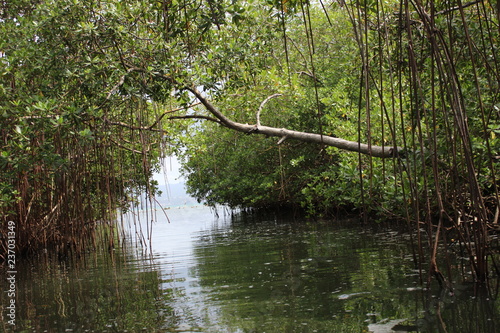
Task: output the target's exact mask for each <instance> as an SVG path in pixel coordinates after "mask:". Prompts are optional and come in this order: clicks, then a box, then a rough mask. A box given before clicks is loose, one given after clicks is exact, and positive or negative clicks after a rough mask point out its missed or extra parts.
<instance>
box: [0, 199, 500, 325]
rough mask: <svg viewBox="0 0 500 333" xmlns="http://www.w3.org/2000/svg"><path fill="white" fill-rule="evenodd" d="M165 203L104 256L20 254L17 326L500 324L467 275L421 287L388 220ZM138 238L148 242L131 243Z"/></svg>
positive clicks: (404, 239)
mask: <svg viewBox="0 0 500 333" xmlns="http://www.w3.org/2000/svg"><path fill="white" fill-rule="evenodd" d="M168 214H169V218H170V220H171V221H172V222H171V223H168V222H167V221H166V219H165V220H162V219H161V218H159V221H158V222H156V223H154V225H153V232H152V234H151V239H147V238H148V236H147V235H146V236H145V237H138V236H137V235H138V234H136V233H135V232H132V233H131V235H132V236H131V238H130V240H131V243H129V244H128V246H127V247H124V248H116V249H115V250H114V251H113V256H110V255H109V254H108V252H107V251H103V252H98V253H94V254H90V255H89V256H88V257H86V258H85V260H83V261H80V262H74V263H71V264H70V263H68V262H66V263H64V262H62V263H61V262H57V261H52V262H46V263H43V262H33V263H30V264H27V265H22V266H20V267H19V273H18V277H19V279H18V280H19V281H18V290H19V294H18V304H19V308H18V313H17V315H18V320H17V322H18V324H20V325H19V327H17V328H18V330H17V331H18V332H65V331H66V332H140V331H145V332H368V331H371V332H376V333H381V332H393V331H398V332H494V331H495V329H496V327H497V326H498V324H499V315H498V314H499V307H498V303H497V302H495V301H493V300H492V297H491V295H489V294H488V293H487V292H484V290H483V292H482V293H481V292H480V291H477V290H474V289H473V288H472V287H473V285H466V284H463V285H459V286H458V287H457V288H456V291H455V295H453V296H451V295H449V294H446V293H440V292H439V290H437V289H436V290H424V289H423V288H422V287H421V286H420V284H419V278H418V271H417V270H416V265H415V262H414V260H413V255H412V251H411V249H410V245H409V243H410V242H409V239H408V236H407V234H405V233H404V232H401V231H400V230H397V229H391V228H387V227H384V228H382V227H377V226H375V227H374V226H370V227H367V226H363V225H360V224H359V223H358V221H344V222H338V221H337V222H321V223H308V222H307V221H305V220H301V221H292V220H277V219H275V218H271V219H255V218H252V217H251V216H246V215H238V216H236V217H234V218H230V217H229V216H226V217H221V218H219V219H217V218H215V216H214V214H213V212H211V211H210V210H209V209H207V208H206V207H202V206H196V207H191V208H183V209H170V210H169V211H168ZM158 216H159V217H160V215H158ZM221 216H222V214H221ZM142 220H143V223H144V225H143V226H142V227H143V228H142V229H143V230H147V227H146V225H145V224H146V219H144V218H143V219H142ZM133 229H134V227H132V230H133ZM138 239H141V240H142V241H147V242H149V241H150V242H151V247H150V248H149V250H150V251H152V252H151V253H146V255H145V253H144V250H145V249H144V248H142V249H141V248H137V247H135V246H134V244H135V241H137V240H138ZM146 250H148V249H146ZM146 252H148V251H146ZM4 282H5V281H3V282H2V283H4ZM436 287H437V286H436ZM2 294H4V293H2ZM2 297H3V298H4V300H5V295H3V296H2ZM493 298H494V297H493ZM2 304H6V303H5V302H2ZM2 313H5V311H3V312H2Z"/></svg>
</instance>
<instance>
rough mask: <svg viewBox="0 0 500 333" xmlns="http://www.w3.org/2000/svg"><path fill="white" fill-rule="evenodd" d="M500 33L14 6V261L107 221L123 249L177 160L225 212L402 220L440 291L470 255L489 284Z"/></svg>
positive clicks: (387, 9)
mask: <svg viewBox="0 0 500 333" xmlns="http://www.w3.org/2000/svg"><path fill="white" fill-rule="evenodd" d="M499 17H500V8H499V6H498V4H497V3H494V2H491V1H471V2H467V3H462V2H461V1H457V2H443V3H441V2H439V3H437V2H435V1H406V0H391V1H358V0H354V1H349V2H347V1H332V2H329V3H328V4H326V3H323V2H322V1H320V2H319V3H318V2H310V1H305V0H291V1H220V2H213V1H209V0H201V1H190V2H184V3H182V2H177V1H170V2H158V1H142V2H139V3H138V2H135V1H114V0H113V1H105V2H93V1H90V2H74V1H69V0H50V1H49V0H43V1H38V2H32V1H24V0H20V1H9V2H3V3H1V4H0V34H1V35H2V39H1V40H0V65H1V67H0V68H1V71H0V139H1V141H0V168H1V170H2V173H1V178H0V217H1V220H0V227H1V229H2V231H1V235H2V236H0V260H4V261H5V260H6V259H7V255H8V250H9V248H8V247H9V246H10V244H9V240H8V238H7V235H8V234H7V232H8V229H7V228H8V227H9V225H10V226H11V227H14V226H12V225H11V224H12V223H11V224H9V223H10V221H12V222H13V223H15V231H16V238H15V245H14V247H15V252H16V255H17V260H22V259H21V258H22V257H23V256H27V255H33V254H36V253H39V252H41V251H51V252H55V253H61V255H64V253H70V252H71V253H74V254H78V253H81V252H82V251H85V250H87V249H89V248H92V247H93V246H94V244H93V242H94V240H95V232H96V226H97V223H98V221H100V222H102V223H104V224H105V225H107V227H109V230H110V233H111V234H112V233H113V232H114V230H115V228H116V224H115V223H116V220H117V215H116V212H117V211H118V210H122V211H127V210H129V209H134V207H135V206H136V205H143V206H144V207H145V209H151V208H152V207H154V205H155V195H156V194H157V191H158V183H157V181H155V180H154V178H153V175H154V174H155V173H157V172H158V171H159V170H160V169H161V163H162V162H161V161H162V160H163V158H164V157H165V156H170V155H173V154H175V155H177V156H179V157H180V159H181V162H182V168H183V169H182V170H183V173H184V175H185V178H186V183H187V188H188V193H189V194H190V195H192V196H193V197H195V198H196V199H198V200H200V201H201V202H204V203H206V204H208V205H211V206H214V205H219V204H224V205H227V206H229V207H230V208H239V209H262V208H269V207H273V208H276V207H291V208H288V209H289V210H297V211H302V210H303V211H304V212H305V213H306V214H307V215H308V216H311V217H321V216H326V215H328V214H333V215H335V214H342V213H343V212H345V213H348V214H350V213H356V214H359V215H361V216H362V217H363V218H364V220H365V222H366V221H373V223H376V221H381V220H393V219H394V220H401V221H405V222H406V223H407V226H408V230H409V233H410V234H411V235H412V237H413V241H414V245H415V253H414V255H415V257H416V258H417V259H418V262H419V269H420V271H421V272H422V271H426V272H428V273H426V274H427V276H426V278H425V279H423V280H425V281H426V282H427V283H428V284H430V283H431V281H433V279H436V280H437V281H438V282H439V284H440V285H441V286H442V287H443V288H449V289H451V288H452V286H450V285H449V280H450V278H449V277H450V276H451V271H452V270H453V269H454V268H453V267H451V265H450V264H449V262H447V261H446V260H444V261H443V260H442V259H439V258H443V257H444V258H446V255H444V256H441V255H440V256H438V253H439V254H443V252H444V254H446V253H448V252H447V251H448V246H449V245H450V243H453V242H458V243H459V244H460V246H461V248H462V249H463V255H464V256H466V257H467V258H468V261H469V263H470V266H469V268H470V272H471V273H472V275H471V276H470V277H466V276H464V279H470V280H472V281H475V282H480V283H487V282H488V281H489V279H491V278H496V277H498V276H499V275H500V269H499V267H500V263H498V259H499V258H498V253H497V252H495V251H494V249H495V248H496V246H497V245H496V243H495V242H496V240H495V239H494V238H492V237H491V234H493V233H495V232H497V231H498V229H500V227H499V216H500V208H499V207H500V200H499V190H498V187H499V182H498V174H499V172H500V164H499V163H498V159H499V154H500V138H499V137H498V135H500V84H499V82H500V65H499V64H500V60H499V57H500V53H499V52H500V51H499V48H498V46H497V45H499V42H500V41H499V37H498V36H499V34H498V26H499ZM256 27H258V29H256ZM400 152H404V154H401V153H400ZM143 193H146V198H145V200H143V201H142V202H141V200H140V196H141V195H142V194H143ZM110 246H112V244H110ZM450 255H451V254H450Z"/></svg>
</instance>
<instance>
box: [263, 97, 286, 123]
mask: <svg viewBox="0 0 500 333" xmlns="http://www.w3.org/2000/svg"><path fill="white" fill-rule="evenodd" d="M279 96H283V94H273V95H271V96H269V97H267V98H266V99H265V100H264V101H263V102H262V103H260V106H259V111H257V126H260V113H261V111H262V109H263V108H264V105H266V103H267V102H269V101H270V100H271V99H273V98H276V97H279Z"/></svg>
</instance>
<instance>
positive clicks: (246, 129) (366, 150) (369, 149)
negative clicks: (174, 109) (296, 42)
mask: <svg viewBox="0 0 500 333" xmlns="http://www.w3.org/2000/svg"><path fill="white" fill-rule="evenodd" d="M185 89H187V90H188V91H189V92H191V93H192V94H193V95H194V96H195V97H196V98H197V99H198V100H199V101H200V102H201V104H203V106H205V108H206V109H207V110H208V112H210V113H211V114H212V115H214V116H215V117H216V118H217V119H218V121H217V122H218V123H220V124H221V125H223V126H225V127H228V128H230V129H233V130H235V131H239V132H243V133H247V134H256V133H258V134H263V135H267V136H274V137H279V138H286V139H294V140H299V141H304V142H312V143H322V144H325V145H327V146H331V147H336V148H339V149H342V150H348V151H354V152H358V153H361V154H366V155H370V156H373V157H381V158H394V157H398V156H402V153H403V149H402V148H400V147H395V146H389V147H386V146H375V145H368V144H365V143H360V142H357V141H349V140H344V139H340V138H335V137H332V136H327V135H320V134H316V133H308V132H300V131H294V130H289V129H286V128H276V127H269V126H261V125H258V124H256V125H249V124H242V123H238V122H235V121H232V120H231V119H229V118H227V117H226V116H225V115H224V114H223V113H222V112H221V111H220V110H219V109H218V108H216V107H215V106H214V105H213V104H212V103H211V102H210V101H209V100H208V99H206V98H205V97H204V96H203V94H202V93H201V92H200V91H199V90H198V89H196V88H195V87H193V86H191V87H186V88H185ZM209 120H210V119H209Z"/></svg>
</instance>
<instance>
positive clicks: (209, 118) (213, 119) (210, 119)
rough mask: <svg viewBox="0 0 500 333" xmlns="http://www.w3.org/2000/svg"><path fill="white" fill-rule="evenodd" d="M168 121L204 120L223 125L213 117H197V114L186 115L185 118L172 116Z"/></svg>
mask: <svg viewBox="0 0 500 333" xmlns="http://www.w3.org/2000/svg"><path fill="white" fill-rule="evenodd" d="M167 119H169V120H173V119H204V120H209V121H213V122H214V123H217V124H220V125H223V124H222V123H221V122H220V120H219V119H217V118H213V117H209V116H202V115H196V114H188V115H184V116H172V117H168V118H167Z"/></svg>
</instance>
